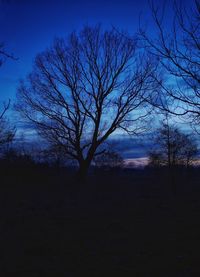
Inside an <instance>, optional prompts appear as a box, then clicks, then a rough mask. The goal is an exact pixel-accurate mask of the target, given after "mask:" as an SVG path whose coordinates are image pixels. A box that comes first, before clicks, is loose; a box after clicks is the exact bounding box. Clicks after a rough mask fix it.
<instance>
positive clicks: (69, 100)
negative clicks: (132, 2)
mask: <svg viewBox="0 0 200 277" xmlns="http://www.w3.org/2000/svg"><path fill="white" fill-rule="evenodd" d="M153 70H154V64H153V62H152V60H151V59H148V58H147V57H145V56H144V55H141V53H140V51H139V49H138V48H137V40H136V39H133V38H131V37H129V36H128V35H127V34H124V33H120V32H118V31H117V30H115V29H112V30H111V31H102V29H101V28H100V27H99V26H97V27H92V28H91V27H85V28H84V29H83V30H82V31H81V32H80V33H78V34H77V33H72V34H71V36H70V37H69V38H68V39H56V40H55V41H54V44H53V46H52V47H51V48H49V49H48V50H46V51H45V52H43V53H42V54H40V55H38V56H37V57H36V60H35V65H34V69H33V72H32V73H31V74H30V75H29V76H28V78H27V80H26V81H23V82H22V83H21V85H20V87H19V90H18V94H17V98H18V103H17V105H16V107H17V110H18V111H19V112H20V113H21V114H22V115H23V116H24V117H25V118H27V119H28V120H30V121H31V122H32V123H33V125H34V127H35V128H36V129H37V130H38V132H39V134H40V135H42V136H43V138H45V139H47V140H48V141H49V142H50V143H51V144H52V145H56V144H57V145H61V146H62V147H64V149H65V153H66V154H67V155H68V156H69V157H71V158H73V159H75V160H77V161H78V164H79V173H80V176H81V177H82V178H84V177H85V176H86V174H87V171H88V168H89V166H90V164H91V161H92V160H93V158H94V157H95V156H96V155H99V154H100V153H101V151H98V149H99V146H100V145H102V144H103V143H104V142H105V141H106V140H107V138H108V137H109V136H110V135H111V134H112V133H113V132H115V131H116V130H117V129H121V130H123V131H127V132H129V133H131V134H134V133H136V132H138V131H141V130H143V126H144V121H145V120H144V119H145V118H146V116H147V115H148V114H149V111H147V110H146V107H145V105H146V97H147V94H148V93H149V91H150V90H151V85H152V79H151V75H152V71H153ZM141 124H143V125H141Z"/></svg>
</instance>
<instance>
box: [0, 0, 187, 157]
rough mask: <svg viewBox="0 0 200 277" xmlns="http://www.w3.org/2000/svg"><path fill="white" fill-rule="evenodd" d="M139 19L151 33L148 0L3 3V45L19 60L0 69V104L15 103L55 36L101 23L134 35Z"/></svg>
mask: <svg viewBox="0 0 200 277" xmlns="http://www.w3.org/2000/svg"><path fill="white" fill-rule="evenodd" d="M161 1H162V0H160V1H159V0H155V2H156V3H157V4H160V3H161ZM172 2H173V1H172V0H171V1H170V0H168V3H172ZM184 2H185V3H187V1H186V0H184ZM139 18H140V20H141V22H142V24H144V26H148V29H149V30H150V33H152V30H153V29H152V23H151V16H150V9H149V4H148V0H140V1H138V0H35V1H34V0H0V30H1V36H0V42H3V43H4V44H5V48H6V50H7V52H8V53H11V54H13V55H14V57H15V58H16V59H15V60H7V61H6V63H5V64H3V66H2V67H1V68H0V103H3V101H7V100H8V99H9V98H10V99H11V101H12V103H14V101H15V94H16V90H17V87H18V84H19V80H20V79H23V78H25V77H26V75H27V74H28V73H30V72H31V69H32V65H33V62H34V58H35V56H36V55H37V54H38V53H40V52H42V51H44V50H45V49H46V48H47V47H49V46H50V45H51V44H52V42H53V40H54V38H55V37H66V36H68V35H69V34H70V33H71V32H72V31H74V30H80V29H81V28H82V27H83V26H84V25H86V24H88V25H95V24H99V23H101V24H102V25H103V27H105V28H109V27H111V26H113V25H114V26H116V27H117V28H119V29H123V30H127V31H128V32H129V33H130V34H131V35H132V34H134V33H135V32H136V31H137V29H138V23H139ZM138 149H139V147H138ZM129 156H130V155H128V157H129Z"/></svg>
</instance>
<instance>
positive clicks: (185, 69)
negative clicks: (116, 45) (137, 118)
mask: <svg viewBox="0 0 200 277" xmlns="http://www.w3.org/2000/svg"><path fill="white" fill-rule="evenodd" d="M150 3H151V4H150V6H151V11H152V16H153V20H154V23H155V25H156V30H157V33H156V36H155V37H154V36H153V35H152V34H151V35H150V34H149V35H148V33H147V31H146V30H144V28H142V27H141V28H140V38H141V40H142V41H143V43H144V46H145V49H148V50H149V52H150V53H151V54H152V55H154V56H156V57H157V58H158V60H159V63H160V68H161V70H162V72H163V74H164V75H163V76H165V77H164V78H163V76H162V77H159V76H158V74H154V77H155V79H156V81H157V82H158V83H159V85H160V89H159V93H158V94H159V96H160V97H159V101H157V102H156V103H155V102H154V100H155V98H154V99H152V100H153V101H152V102H154V105H157V106H159V107H160V108H161V109H164V110H167V111H170V112H171V113H174V114H177V115H186V116H187V115H188V119H189V120H191V119H192V121H193V122H194V123H198V124H199V122H200V2H199V0H191V1H190V7H187V9H186V8H185V7H184V6H183V4H182V3H181V1H178V0H177V1H175V2H174V5H173V7H172V11H171V13H170V16H171V17H172V20H171V29H170V23H169V21H168V23H167V24H166V21H165V19H166V10H165V8H164V6H163V9H160V8H159V7H156V5H155V2H154V1H151V2H150ZM188 4H189V2H188ZM172 14H173V16H172ZM161 91H162V92H163V94H162V95H161ZM163 96H164V97H163ZM166 98H168V100H169V101H171V100H173V104H172V105H171V104H170V105H168V103H167V102H166ZM163 100H164V101H163Z"/></svg>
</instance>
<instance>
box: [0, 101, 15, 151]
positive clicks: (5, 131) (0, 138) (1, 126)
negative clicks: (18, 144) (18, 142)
mask: <svg viewBox="0 0 200 277" xmlns="http://www.w3.org/2000/svg"><path fill="white" fill-rule="evenodd" d="M9 106H10V101H9V102H8V103H7V104H4V107H3V110H2V111H1V113H0V147H2V146H4V145H5V144H8V143H10V142H12V140H13V138H14V136H15V128H14V127H12V126H11V125H10V124H9V121H8V119H7V118H6V117H5V114H6V112H7V111H8V109H9Z"/></svg>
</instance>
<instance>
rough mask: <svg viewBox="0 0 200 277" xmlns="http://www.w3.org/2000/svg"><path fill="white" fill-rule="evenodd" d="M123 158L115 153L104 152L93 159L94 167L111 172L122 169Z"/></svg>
mask: <svg viewBox="0 0 200 277" xmlns="http://www.w3.org/2000/svg"><path fill="white" fill-rule="evenodd" d="M123 163H124V160H123V158H122V157H121V156H120V154H118V153H117V152H115V151H105V152H104V153H102V155H99V156H98V157H96V158H95V159H94V165H95V167H96V168H97V169H100V170H113V169H120V168H122V166H123Z"/></svg>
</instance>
